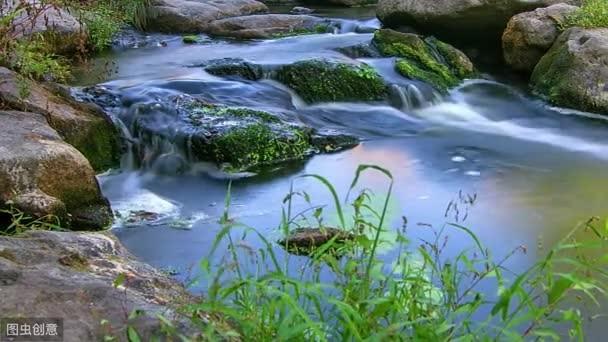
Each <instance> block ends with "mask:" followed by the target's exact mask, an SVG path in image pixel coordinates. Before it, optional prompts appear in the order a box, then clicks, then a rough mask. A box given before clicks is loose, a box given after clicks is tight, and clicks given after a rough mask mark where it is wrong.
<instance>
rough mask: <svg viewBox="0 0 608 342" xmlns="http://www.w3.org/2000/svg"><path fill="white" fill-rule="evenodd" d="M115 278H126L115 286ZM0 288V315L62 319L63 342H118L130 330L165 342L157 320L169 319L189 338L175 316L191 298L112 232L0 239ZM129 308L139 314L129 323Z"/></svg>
mask: <svg viewBox="0 0 608 342" xmlns="http://www.w3.org/2000/svg"><path fill="white" fill-rule="evenodd" d="M120 274H124V279H125V280H124V282H123V283H122V284H121V286H119V287H116V286H114V284H113V283H114V281H115V279H117V278H118V277H119V275H120ZM0 289H1V291H2V300H1V301H0V312H2V313H3V314H4V315H7V316H11V317H58V318H62V319H63V340H64V341H102V340H104V339H105V338H106V336H114V337H116V338H118V340H122V339H123V338H124V336H126V329H127V327H128V326H129V327H133V328H134V329H135V330H136V331H137V333H138V334H139V335H140V337H141V338H142V340H144V341H150V340H155V339H154V337H156V338H159V337H161V339H162V336H164V335H163V334H162V332H161V324H160V321H159V320H158V319H157V318H156V315H162V316H163V317H165V318H166V319H168V320H169V321H172V322H173V323H174V324H175V326H176V328H177V329H178V331H179V332H180V333H183V334H184V335H185V336H192V335H194V329H192V327H191V326H189V325H187V324H186V323H184V322H185V320H184V319H183V317H180V316H179V315H178V313H177V309H178V307H179V306H180V305H183V304H186V303H188V302H193V301H194V298H193V297H192V296H191V295H189V294H188V293H187V292H186V290H185V289H184V288H183V287H182V286H181V285H179V284H177V283H176V282H175V281H174V280H171V279H170V278H169V277H167V276H166V275H164V274H163V273H161V272H159V271H157V270H155V269H154V268H152V267H151V266H149V265H147V264H144V263H142V262H139V261H137V260H136V259H135V258H134V257H133V256H132V255H131V254H130V253H129V252H128V251H127V250H126V249H125V248H124V247H123V246H122V245H121V244H120V243H119V242H118V241H117V239H116V238H115V237H114V236H113V235H111V234H110V233H86V234H84V233H73V232H49V231H32V232H29V233H26V234H24V235H23V236H19V237H5V236H0ZM134 310H138V311H139V312H141V313H142V315H136V316H138V317H135V318H131V319H129V318H128V316H129V315H130V314H131V313H132V312H134ZM102 321H106V322H107V323H105V324H103V323H102ZM121 337H123V338H121Z"/></svg>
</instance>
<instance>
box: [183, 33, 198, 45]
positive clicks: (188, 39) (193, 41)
mask: <svg viewBox="0 0 608 342" xmlns="http://www.w3.org/2000/svg"><path fill="white" fill-rule="evenodd" d="M182 42H183V43H184V44H196V43H198V36H193V35H188V36H183V37H182Z"/></svg>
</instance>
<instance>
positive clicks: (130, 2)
mask: <svg viewBox="0 0 608 342" xmlns="http://www.w3.org/2000/svg"><path fill="white" fill-rule="evenodd" d="M148 5H149V0H92V1H88V2H79V1H74V0H68V1H67V2H66V6H68V7H73V8H76V9H77V10H79V11H80V13H81V18H82V20H83V22H84V23H85V24H86V25H87V29H88V31H89V39H90V45H91V46H92V48H93V50H95V51H100V50H104V49H106V48H108V47H109V46H111V45H112V39H113V38H114V36H115V35H116V34H117V33H118V32H119V31H120V29H121V28H123V27H124V26H125V25H133V26H135V27H136V28H138V29H145V28H146V19H145V18H146V8H147V7H148Z"/></svg>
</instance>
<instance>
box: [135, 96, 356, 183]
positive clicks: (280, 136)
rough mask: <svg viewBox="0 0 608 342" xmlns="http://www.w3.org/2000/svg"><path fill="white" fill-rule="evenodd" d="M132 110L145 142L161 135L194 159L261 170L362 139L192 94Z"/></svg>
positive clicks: (230, 169)
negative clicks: (331, 135) (205, 99)
mask: <svg viewBox="0 0 608 342" xmlns="http://www.w3.org/2000/svg"><path fill="white" fill-rule="evenodd" d="M130 112H131V113H132V114H133V115H134V117H132V118H130V119H129V120H127V122H130V123H129V124H130V126H131V129H132V131H133V132H134V135H135V136H136V137H137V138H138V141H139V142H140V143H141V144H143V145H153V144H155V143H157V142H158V137H160V138H163V139H166V140H168V141H170V142H171V143H172V144H175V145H177V147H178V148H179V149H180V150H181V151H183V154H184V155H187V156H188V157H189V158H190V159H191V160H189V162H197V161H206V162H213V163H215V164H216V165H217V166H218V167H219V168H221V169H222V170H224V171H227V172H240V171H255V170H258V169H261V168H263V167H264V166H269V165H275V164H278V163H281V162H285V161H290V160H300V159H303V158H305V157H307V156H308V155H310V154H313V153H319V152H332V151H336V150H341V149H344V148H348V147H352V146H354V145H356V144H357V143H358V141H357V139H355V138H353V137H348V136H341V135H335V136H334V137H330V136H328V135H322V134H319V133H317V132H315V131H314V130H312V129H310V128H307V127H304V126H301V125H296V124H291V123H288V122H286V121H284V120H283V119H281V118H279V117H278V116H277V115H275V114H273V113H269V112H265V111H259V110H253V109H249V108H240V107H226V106H220V105H215V104H210V103H205V102H202V101H199V100H197V99H195V98H192V97H189V96H177V97H173V98H171V99H168V100H167V101H165V102H164V103H163V105H157V104H151V105H147V104H146V105H139V106H136V108H134V109H133V110H131V111H130ZM167 115H168V116H169V117H165V116H167ZM159 122H161V124H160V125H159ZM144 149H145V148H142V150H144ZM147 157H149V156H147Z"/></svg>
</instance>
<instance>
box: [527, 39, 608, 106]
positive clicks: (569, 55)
mask: <svg viewBox="0 0 608 342" xmlns="http://www.w3.org/2000/svg"><path fill="white" fill-rule="evenodd" d="M607 65H608V28H606V29H581V28H571V29H568V30H567V31H565V32H564V33H562V34H561V35H560V36H559V37H558V39H557V40H556V41H555V43H554V44H553V46H552V47H551V49H550V50H549V52H547V54H545V56H544V57H543V58H542V59H541V60H540V62H538V64H537V65H536V67H535V69H534V72H533V73H532V77H531V80H530V82H531V86H532V89H533V90H534V91H535V92H536V93H537V94H539V95H541V96H545V97H546V98H547V99H548V100H549V101H550V102H551V103H553V104H555V105H558V106H564V107H570V108H574V109H578V110H583V111H588V112H595V113H598V114H603V115H608V67H606V66H607Z"/></svg>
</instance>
